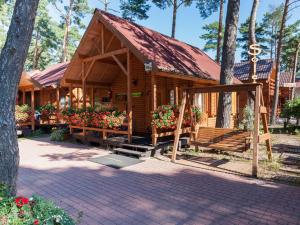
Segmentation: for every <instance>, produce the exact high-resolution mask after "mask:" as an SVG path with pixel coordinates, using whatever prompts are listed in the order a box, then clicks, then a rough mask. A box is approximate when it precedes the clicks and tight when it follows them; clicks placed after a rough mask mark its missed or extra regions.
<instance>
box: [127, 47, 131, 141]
mask: <svg viewBox="0 0 300 225" xmlns="http://www.w3.org/2000/svg"><path fill="white" fill-rule="evenodd" d="M130 62H131V57H130V52H129V50H128V51H127V117H128V143H131V142H132V90H131V65H130Z"/></svg>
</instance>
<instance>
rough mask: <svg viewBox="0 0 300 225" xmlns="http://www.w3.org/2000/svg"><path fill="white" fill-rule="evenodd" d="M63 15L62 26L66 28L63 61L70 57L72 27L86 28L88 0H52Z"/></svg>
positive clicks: (61, 15)
mask: <svg viewBox="0 0 300 225" xmlns="http://www.w3.org/2000/svg"><path fill="white" fill-rule="evenodd" d="M50 1H51V2H52V4H53V5H54V7H55V8H56V10H57V11H58V12H59V14H60V17H61V24H60V25H61V27H62V28H63V29H64V34H63V43H62V53H61V59H60V61H61V62H66V61H68V60H69V59H70V54H69V52H68V50H69V43H70V35H71V31H72V29H75V27H76V29H77V30H79V29H82V28H84V25H83V22H82V20H83V19H84V18H85V16H86V14H87V13H88V12H89V11H90V9H89V6H88V0H67V1H64V2H62V1H61V0H50Z"/></svg>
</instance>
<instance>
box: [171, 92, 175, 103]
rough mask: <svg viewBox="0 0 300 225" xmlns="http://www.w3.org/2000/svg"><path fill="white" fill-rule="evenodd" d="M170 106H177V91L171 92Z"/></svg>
mask: <svg viewBox="0 0 300 225" xmlns="http://www.w3.org/2000/svg"><path fill="white" fill-rule="evenodd" d="M170 105H175V91H174V90H170Z"/></svg>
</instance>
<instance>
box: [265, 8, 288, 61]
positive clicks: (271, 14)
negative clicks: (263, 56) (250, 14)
mask: <svg viewBox="0 0 300 225" xmlns="http://www.w3.org/2000/svg"><path fill="white" fill-rule="evenodd" d="M283 7H284V6H283V4H281V5H279V6H277V7H275V6H270V9H269V11H268V12H266V13H265V14H264V16H263V18H262V23H261V26H262V27H263V28H264V34H265V39H266V45H267V46H268V49H269V52H270V58H273V59H274V58H275V55H276V52H275V50H276V44H277V39H278V33H279V30H280V25H281V20H282V14H283Z"/></svg>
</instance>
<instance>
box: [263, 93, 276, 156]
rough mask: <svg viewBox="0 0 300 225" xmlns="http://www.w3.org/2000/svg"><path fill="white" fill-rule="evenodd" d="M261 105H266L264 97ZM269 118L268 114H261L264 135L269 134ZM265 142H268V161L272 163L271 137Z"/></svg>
mask: <svg viewBox="0 0 300 225" xmlns="http://www.w3.org/2000/svg"><path fill="white" fill-rule="evenodd" d="M261 104H262V105H263V106H264V105H265V104H264V96H263V95H261ZM267 116H268V114H267V113H262V114H261V117H262V124H263V129H264V133H269V127H268V120H267ZM265 142H266V146H267V152H268V159H269V160H270V161H272V158H273V154H272V146H271V137H269V139H266V140H265Z"/></svg>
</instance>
